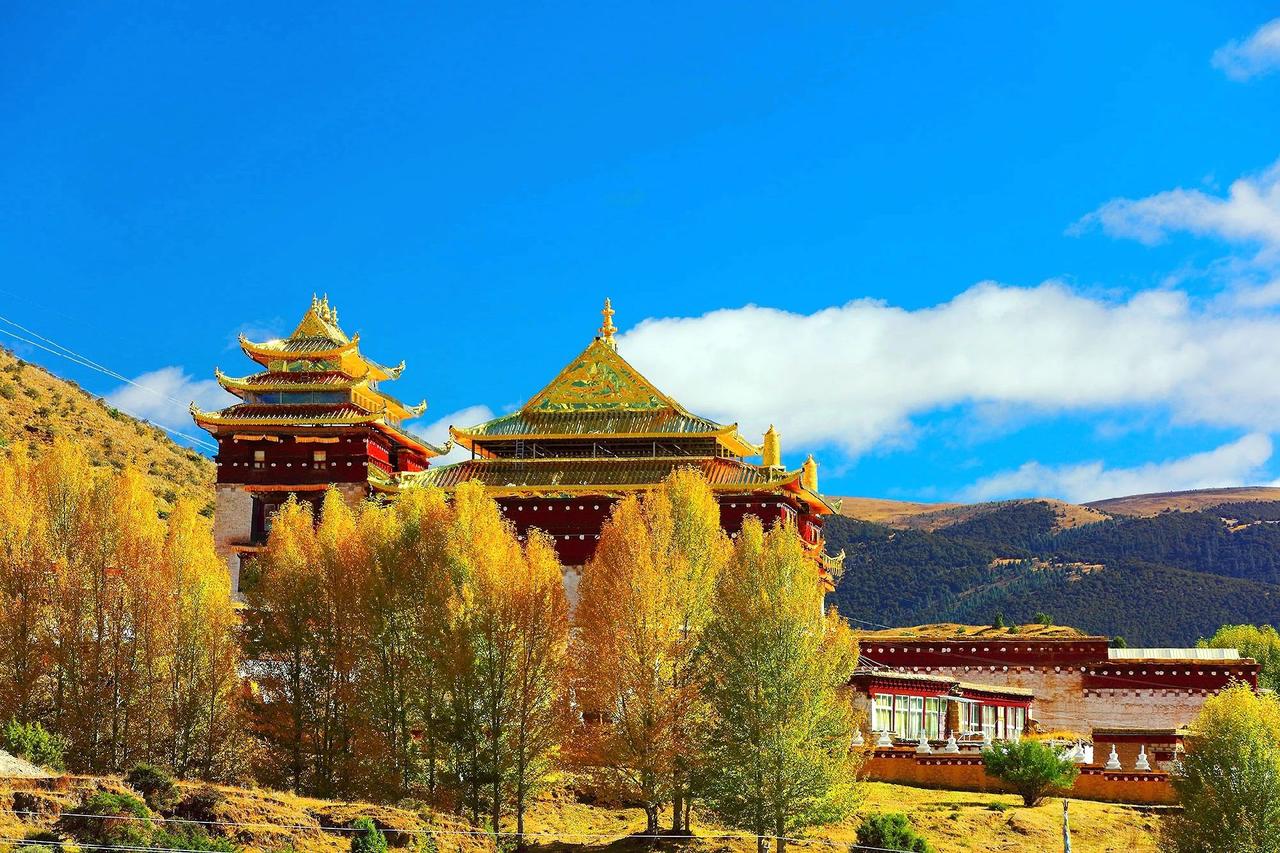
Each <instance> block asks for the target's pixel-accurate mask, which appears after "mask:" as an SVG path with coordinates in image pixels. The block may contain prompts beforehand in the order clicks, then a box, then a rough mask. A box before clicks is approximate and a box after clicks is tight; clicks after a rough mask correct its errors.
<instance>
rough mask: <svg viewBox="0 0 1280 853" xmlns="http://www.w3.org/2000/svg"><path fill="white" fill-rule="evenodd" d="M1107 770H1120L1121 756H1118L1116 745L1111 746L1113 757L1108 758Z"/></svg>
mask: <svg viewBox="0 0 1280 853" xmlns="http://www.w3.org/2000/svg"><path fill="white" fill-rule="evenodd" d="M1106 769H1107V770H1120V769H1122V768H1121V767H1120V756H1118V755H1116V745H1115V744H1114V743H1113V744H1111V755H1109V756H1108V757H1107V766H1106Z"/></svg>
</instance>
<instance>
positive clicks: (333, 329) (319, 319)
mask: <svg viewBox="0 0 1280 853" xmlns="http://www.w3.org/2000/svg"><path fill="white" fill-rule="evenodd" d="M289 337H290V338H307V337H328V338H333V339H334V340H336V341H341V342H343V343H346V342H348V341H349V340H350V339H349V338H348V337H347V335H346V333H345V332H343V331H342V329H341V328H340V327H339V326H338V309H337V308H335V307H333V306H332V305H330V304H329V294H327V293H326V294H325V295H324V297H323V298H321V299H317V298H316V295H315V294H314V293H313V294H311V307H310V308H308V309H307V313H305V314H303V315H302V322H300V323H298V327H297V328H296V329H294V330H293V334H291V335H289Z"/></svg>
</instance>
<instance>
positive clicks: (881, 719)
mask: <svg viewBox="0 0 1280 853" xmlns="http://www.w3.org/2000/svg"><path fill="white" fill-rule="evenodd" d="M871 730H872V731H875V732H888V731H892V730H893V697H892V696H890V695H889V694H888V693H876V694H875V695H874V696H872V697H871Z"/></svg>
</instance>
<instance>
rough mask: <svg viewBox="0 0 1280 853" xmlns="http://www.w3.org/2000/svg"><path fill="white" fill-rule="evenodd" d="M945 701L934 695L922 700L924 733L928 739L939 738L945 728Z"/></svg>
mask: <svg viewBox="0 0 1280 853" xmlns="http://www.w3.org/2000/svg"><path fill="white" fill-rule="evenodd" d="M946 714H947V703H946V702H944V701H943V700H941V699H939V698H938V697H936V696H930V697H929V698H927V699H925V700H924V733H925V737H927V738H929V739H930V740H941V739H942V732H943V729H945V728H946Z"/></svg>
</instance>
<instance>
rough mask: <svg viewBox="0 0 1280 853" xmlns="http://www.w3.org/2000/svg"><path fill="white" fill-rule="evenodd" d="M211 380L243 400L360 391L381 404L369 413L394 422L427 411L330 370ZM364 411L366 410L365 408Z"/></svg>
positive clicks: (217, 372)
mask: <svg viewBox="0 0 1280 853" xmlns="http://www.w3.org/2000/svg"><path fill="white" fill-rule="evenodd" d="M214 378H215V379H217V380H218V384H219V385H221V386H222V387H223V388H225V389H227V390H228V391H230V392H231V393H232V394H235V395H236V396H237V397H240V398H241V399H244V397H245V395H246V394H268V393H272V392H275V393H285V394H289V393H299V394H302V393H307V392H315V391H338V392H341V391H351V390H354V389H362V390H365V391H368V393H369V394H372V395H374V396H375V397H376V398H377V399H378V400H379V401H380V403H381V408H379V409H376V410H373V411H379V412H384V413H385V414H387V415H388V416H390V417H393V418H396V419H397V420H405V419H407V418H416V417H417V416H418V415H421V414H422V413H423V412H425V411H426V410H427V401H426V400H423V401H422V402H421V403H419V404H418V405H416V406H406V405H405V404H404V403H401V402H400V401H399V400H397V399H396V398H395V397H392V396H391V395H389V394H384V393H383V392H382V391H380V390H378V389H377V388H376V387H373V386H371V385H370V380H369V379H368V378H367V376H366V377H360V378H352V377H350V376H348V375H347V374H345V373H342V372H341V371H334V370H298V371H266V372H263V373H255V374H253V375H252V376H244V377H234V376H227V375H226V374H225V373H223V372H222V371H221V370H216V369H215V370H214ZM255 405H273V406H279V405H290V404H287V403H285V404H280V403H259V404H255ZM366 408H367V407H366Z"/></svg>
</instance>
